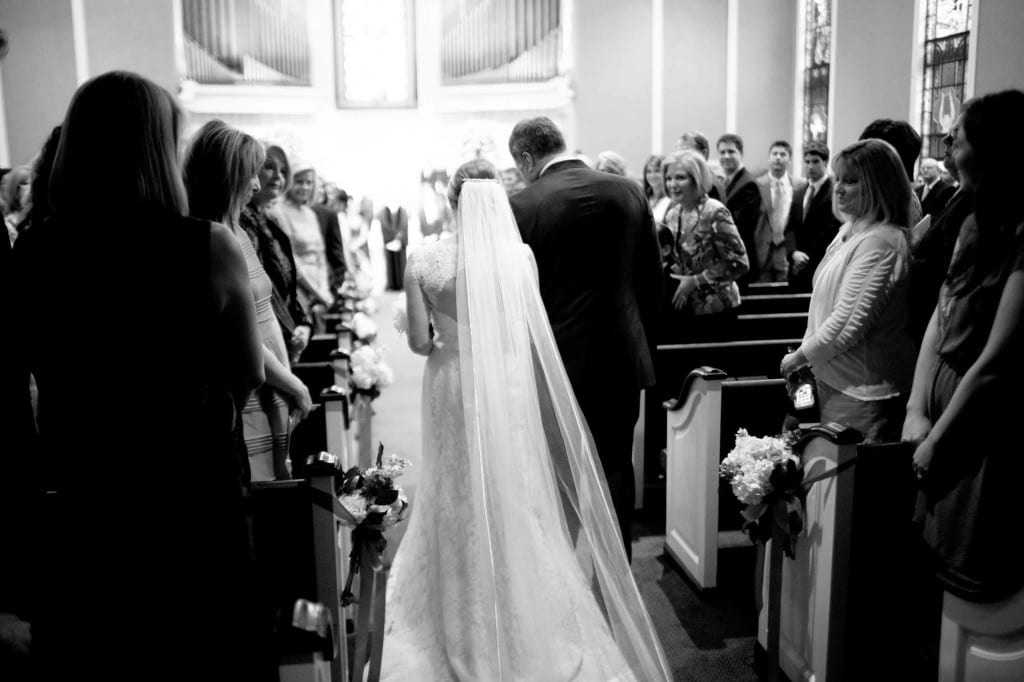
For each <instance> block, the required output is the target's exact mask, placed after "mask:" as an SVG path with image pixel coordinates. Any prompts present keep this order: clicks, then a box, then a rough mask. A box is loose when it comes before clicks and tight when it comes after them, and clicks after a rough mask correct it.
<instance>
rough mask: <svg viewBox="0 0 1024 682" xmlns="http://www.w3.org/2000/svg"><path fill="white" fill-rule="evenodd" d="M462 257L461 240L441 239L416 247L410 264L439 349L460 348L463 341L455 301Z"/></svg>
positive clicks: (408, 266)
mask: <svg viewBox="0 0 1024 682" xmlns="http://www.w3.org/2000/svg"><path fill="white" fill-rule="evenodd" d="M458 261H459V243H458V241H457V240H455V239H439V240H438V241H436V242H433V243H430V244H424V245H423V246H421V247H420V248H418V249H417V250H416V251H414V252H413V253H412V254H411V255H410V256H409V262H408V264H407V265H406V267H407V268H409V270H410V272H411V273H412V275H413V277H414V278H415V279H416V282H417V283H418V284H419V286H420V289H421V290H422V291H423V296H424V299H425V300H426V303H427V308H428V310H429V312H430V323H431V325H433V327H434V346H435V347H436V348H437V349H438V350H456V349H457V348H458V344H459V328H458V321H457V320H458V305H457V303H456V301H455V281H456V278H457V274H458Z"/></svg>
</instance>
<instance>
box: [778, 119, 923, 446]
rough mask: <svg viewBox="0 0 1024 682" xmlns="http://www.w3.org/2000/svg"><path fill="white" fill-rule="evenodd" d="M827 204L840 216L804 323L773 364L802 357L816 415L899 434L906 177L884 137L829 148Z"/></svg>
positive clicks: (906, 382)
mask: <svg viewBox="0 0 1024 682" xmlns="http://www.w3.org/2000/svg"><path fill="white" fill-rule="evenodd" d="M832 170H833V172H834V174H835V190H834V191H833V194H832V210H833V211H834V212H835V213H836V215H838V216H839V217H840V218H841V219H842V220H843V221H844V222H843V225H842V227H840V228H839V233H838V234H837V235H836V238H835V239H834V240H832V243H831V244H830V245H829V247H828V249H827V250H826V251H825V256H824V258H823V259H822V261H821V264H820V265H819V266H818V269H817V271H816V272H815V273H814V280H813V289H812V291H811V302H810V306H809V310H808V315H807V331H806V332H805V333H804V339H803V342H802V343H801V344H800V347H799V348H797V350H796V351H794V352H792V353H789V354H787V355H786V356H785V357H784V358H783V359H782V363H781V365H780V367H779V371H780V372H781V373H782V376H784V377H786V376H789V374H790V373H791V372H793V371H794V370H796V369H798V368H800V367H803V366H804V365H808V364H809V365H810V366H811V369H812V370H813V371H814V376H815V379H816V383H817V388H818V398H819V406H820V413H821V421H822V422H824V423H828V422H837V423H839V424H843V425H844V426H849V427H853V428H854V429H857V430H858V431H860V432H861V433H862V434H863V435H864V438H865V441H866V442H868V443H876V442H890V441H895V440H898V438H899V434H900V425H901V424H902V423H903V417H904V406H905V405H906V394H907V392H908V391H909V390H910V383H911V378H912V374H913V370H912V367H913V362H914V360H913V358H914V344H913V342H912V341H911V340H910V335H909V334H908V332H907V328H906V321H907V290H908V273H909V267H910V243H909V237H908V226H907V212H908V207H909V206H910V194H911V189H910V180H909V179H908V178H907V176H906V173H905V171H904V170H903V166H902V165H901V163H900V159H899V156H897V154H896V150H895V149H893V147H892V145H890V144H889V143H887V142H884V141H882V140H875V139H870V140H862V141H860V142H855V143H854V144H852V145H850V146H849V147H847V148H846V149H844V150H843V151H842V152H840V153H839V155H838V156H837V157H836V159H835V161H834V162H833V166H832Z"/></svg>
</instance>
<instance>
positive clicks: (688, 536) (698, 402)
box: [663, 367, 726, 589]
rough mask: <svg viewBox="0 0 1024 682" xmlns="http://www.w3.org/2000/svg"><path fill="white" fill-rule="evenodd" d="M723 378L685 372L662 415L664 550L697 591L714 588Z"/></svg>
mask: <svg viewBox="0 0 1024 682" xmlns="http://www.w3.org/2000/svg"><path fill="white" fill-rule="evenodd" d="M725 378H726V374H725V372H722V371H721V370H717V369H713V368H711V367H701V368H699V369H695V370H694V371H692V372H690V373H689V374H688V375H687V377H686V381H685V382H684V383H683V387H682V389H681V390H680V394H679V396H678V397H677V398H675V399H673V400H669V401H666V402H664V403H663V407H664V409H665V410H667V411H668V418H667V427H666V441H667V443H668V447H667V448H666V451H667V456H666V458H665V468H666V483H665V548H666V550H668V553H669V554H670V555H671V556H672V557H673V558H674V559H675V561H676V562H677V563H678V564H679V566H680V567H682V569H683V570H684V571H685V572H686V574H687V575H688V576H689V577H690V579H691V580H692V581H693V582H694V583H695V584H696V585H697V587H698V588H699V589H709V588H712V587H715V585H716V584H717V581H716V578H717V572H718V499H717V498H718V495H717V491H718V459H717V456H716V457H709V456H708V453H709V452H716V453H717V450H718V443H719V441H720V437H721V436H720V433H719V428H720V427H719V420H718V419H717V415H719V414H721V409H722V382H723V381H724V380H725Z"/></svg>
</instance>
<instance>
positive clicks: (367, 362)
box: [349, 343, 395, 400]
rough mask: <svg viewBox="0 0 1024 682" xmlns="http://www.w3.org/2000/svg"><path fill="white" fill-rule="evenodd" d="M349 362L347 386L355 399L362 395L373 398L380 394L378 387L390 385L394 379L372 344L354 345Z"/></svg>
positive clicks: (378, 351) (393, 375)
mask: <svg viewBox="0 0 1024 682" xmlns="http://www.w3.org/2000/svg"><path fill="white" fill-rule="evenodd" d="M349 364H350V366H351V371H350V374H349V386H350V388H351V390H352V394H353V395H354V396H355V397H356V398H357V399H358V398H360V397H362V398H368V399H369V400H374V399H375V398H377V396H379V395H380V389H382V388H385V387H387V386H390V385H391V383H392V382H393V381H394V380H395V374H394V372H393V371H392V370H391V367H390V366H388V364H387V363H386V362H384V358H383V356H382V354H381V351H380V350H378V349H377V348H376V347H374V346H373V345H372V344H369V343H367V344H363V345H360V346H358V347H356V348H355V349H354V350H353V351H352V353H351V356H350V358H349Z"/></svg>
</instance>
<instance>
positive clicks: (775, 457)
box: [719, 429, 804, 558]
mask: <svg viewBox="0 0 1024 682" xmlns="http://www.w3.org/2000/svg"><path fill="white" fill-rule="evenodd" d="M798 437H799V432H798V431H789V432H787V433H785V434H783V435H781V436H766V437H756V436H751V435H750V434H749V433H747V430H746V429H740V430H739V431H737V432H736V446H735V447H734V448H733V449H732V451H731V452H730V453H729V454H728V456H726V458H725V459H724V460H723V461H722V464H721V465H720V467H719V473H720V475H721V477H722V478H724V479H726V480H727V481H728V482H729V484H730V485H731V486H732V492H733V494H734V495H735V496H736V499H738V500H739V501H740V502H741V503H742V504H744V505H746V507H745V508H744V510H743V518H744V519H746V521H747V522H746V524H744V526H743V530H744V531H746V532H747V534H748V535H749V536H750V540H751V541H752V542H755V543H756V542H767V541H768V540H770V539H771V537H772V524H773V523H777V522H778V521H777V520H776V519H777V518H779V517H781V518H784V522H782V523H783V526H782V530H783V531H784V534H783V535H784V538H785V542H784V546H783V549H784V550H785V552H786V555H787V556H789V557H790V558H793V557H794V556H795V554H794V550H795V547H796V538H797V536H798V535H800V533H801V532H803V527H804V505H803V500H804V491H803V487H802V485H801V484H802V483H803V478H804V472H803V467H802V466H801V464H800V458H799V457H798V456H797V455H796V454H794V453H793V444H794V443H795V442H796V440H797V438H798ZM782 505H784V506H785V510H784V513H783V510H782V509H779V510H778V511H779V513H778V514H776V513H775V511H774V508H776V507H781V506H782ZM765 512H769V513H767V514H766V513H765Z"/></svg>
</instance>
